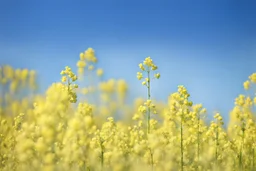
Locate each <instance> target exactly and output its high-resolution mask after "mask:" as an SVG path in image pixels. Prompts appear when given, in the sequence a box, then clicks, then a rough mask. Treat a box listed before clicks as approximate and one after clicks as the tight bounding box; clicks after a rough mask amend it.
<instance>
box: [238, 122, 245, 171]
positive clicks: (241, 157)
mask: <svg viewBox="0 0 256 171" xmlns="http://www.w3.org/2000/svg"><path fill="white" fill-rule="evenodd" d="M244 131H245V128H244V122H243V123H242V144H241V147H240V155H239V166H240V170H241V171H242V170H243V146H244Z"/></svg>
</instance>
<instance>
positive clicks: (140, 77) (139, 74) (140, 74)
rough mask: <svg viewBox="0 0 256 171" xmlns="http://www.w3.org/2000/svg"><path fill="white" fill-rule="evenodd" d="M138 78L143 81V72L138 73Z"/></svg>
mask: <svg viewBox="0 0 256 171" xmlns="http://www.w3.org/2000/svg"><path fill="white" fill-rule="evenodd" d="M137 78H138V80H141V79H142V78H143V75H142V73H141V72H137Z"/></svg>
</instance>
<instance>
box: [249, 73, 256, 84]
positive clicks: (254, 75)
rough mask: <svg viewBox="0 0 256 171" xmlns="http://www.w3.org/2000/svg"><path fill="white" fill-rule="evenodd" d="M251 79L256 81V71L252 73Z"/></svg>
mask: <svg viewBox="0 0 256 171" xmlns="http://www.w3.org/2000/svg"><path fill="white" fill-rule="evenodd" d="M249 79H250V80H251V82H253V83H256V73H253V74H252V75H250V76H249Z"/></svg>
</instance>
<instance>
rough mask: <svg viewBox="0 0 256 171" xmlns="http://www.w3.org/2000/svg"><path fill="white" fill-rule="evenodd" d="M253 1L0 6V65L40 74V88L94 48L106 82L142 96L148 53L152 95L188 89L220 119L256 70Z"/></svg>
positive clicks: (162, 97)
mask: <svg viewBox="0 0 256 171" xmlns="http://www.w3.org/2000/svg"><path fill="white" fill-rule="evenodd" d="M255 6H256V1H249V0H248V1H247V0H244V1H238V0H230V1H227V0H222V1H219V0H215V1H210V0H209V1H198V0H194V1H185V0H180V1H178V0H177V1H160V0H158V1H150V0H148V1H139V0H137V1H135V0H130V1H121V0H112V1H103V0H102V1H99V0H95V1H86V0H85V1H65V0H62V1H58V0H55V1H49V0H45V1H39V0H38V1H32V0H31V1H28V0H24V1H14V0H8V1H7V0H4V1H0V23H1V24H0V64H10V65H12V66H14V67H20V68H23V67H27V68H30V69H35V70H37V71H38V73H39V76H40V78H39V79H40V83H41V89H42V90H45V89H46V88H47V87H48V86H49V85H50V84H51V83H52V82H55V81H58V80H59V79H60V75H59V73H60V71H61V70H62V68H64V67H65V66H66V65H69V66H71V67H75V64H76V61H77V60H78V58H79V53H80V52H81V51H84V50H85V49H87V48H88V47H92V48H94V49H95V51H96V53H97V56H98V58H99V64H98V66H100V67H102V68H103V69H104V70H105V72H106V75H105V78H106V79H107V78H124V79H126V80H127V81H128V83H129V85H130V97H131V98H133V97H135V96H137V95H140V96H145V94H146V90H145V87H142V86H141V83H140V82H139V81H138V80H137V79H136V72H137V71H138V63H139V62H141V61H143V59H144V58H145V57H147V56H151V57H152V58H153V60H154V61H155V63H156V64H157V65H158V66H159V72H160V73H161V79H160V80H156V81H154V82H153V85H152V87H153V90H152V94H153V97H155V98H156V99H159V100H166V99H167V97H168V95H169V94H170V93H173V92H175V91H176V89H177V85H179V84H183V85H185V86H186V87H187V88H188V90H189V92H190V94H191V99H192V100H193V101H194V102H195V103H203V105H204V106H205V107H207V109H208V110H209V111H210V114H211V112H212V111H214V110H219V111H220V112H221V113H222V114H223V115H224V117H225V118H227V117H228V113H229V111H230V110H231V109H232V107H233V102H234V98H235V97H236V96H237V95H238V94H240V93H244V91H243V87H242V83H243V82H244V81H245V80H246V79H247V77H248V76H249V75H250V74H251V73H253V72H255V71H256V67H255V66H256V12H255Z"/></svg>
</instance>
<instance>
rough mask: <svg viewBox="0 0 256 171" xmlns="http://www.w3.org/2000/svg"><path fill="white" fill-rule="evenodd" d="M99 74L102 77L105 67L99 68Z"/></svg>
mask: <svg viewBox="0 0 256 171" xmlns="http://www.w3.org/2000/svg"><path fill="white" fill-rule="evenodd" d="M97 75H98V76H99V77H101V76H102V75H103V69H101V68H99V69H98V70H97Z"/></svg>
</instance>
